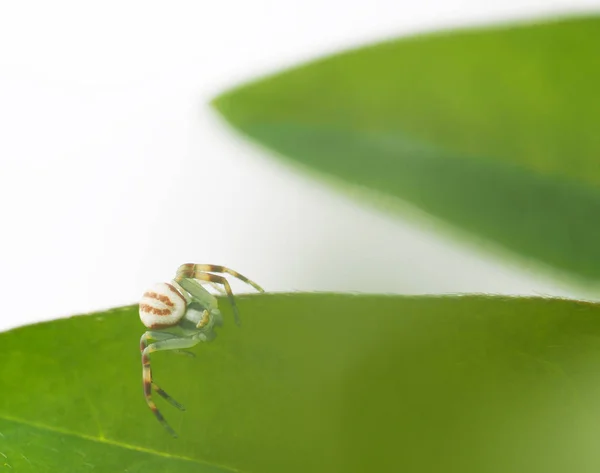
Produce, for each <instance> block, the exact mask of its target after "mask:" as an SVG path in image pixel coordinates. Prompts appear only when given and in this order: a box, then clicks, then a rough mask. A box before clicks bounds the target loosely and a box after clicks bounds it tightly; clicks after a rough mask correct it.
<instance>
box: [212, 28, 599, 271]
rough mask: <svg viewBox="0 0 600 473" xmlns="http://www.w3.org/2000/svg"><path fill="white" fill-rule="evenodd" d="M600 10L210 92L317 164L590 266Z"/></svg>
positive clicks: (419, 42) (231, 113)
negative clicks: (591, 14)
mask: <svg viewBox="0 0 600 473" xmlns="http://www.w3.org/2000/svg"><path fill="white" fill-rule="evenodd" d="M598 51H600V17H592V18H575V19H565V20H560V21H552V22H548V23H544V24H526V25H518V26H506V27H502V28H496V29H483V30H470V31H459V32H448V33H442V34H432V35H423V36H417V37H413V38H406V39H400V40H396V41H391V42H387V43H383V44H378V45H375V46H371V47H366V48H363V49H358V50H354V51H350V52H347V53H344V54H340V55H336V56H333V57H329V58H325V59H321V60H319V61H316V62H314V63H311V64H308V65H304V66H302V67H298V68H295V69H293V70H290V71H286V72H284V73H281V74H279V75H275V76H273V77H268V78H266V79H263V80H259V81H257V82H255V83H251V84H248V85H245V86H242V87H240V88H238V89H235V90H232V91H229V92H227V93H225V94H223V95H222V96H220V97H218V98H217V99H215V101H214V105H215V107H216V108H217V109H218V110H219V111H220V112H221V113H222V114H223V115H224V116H225V117H226V119H227V120H229V122H231V124H233V125H234V126H235V127H237V128H238V129H239V130H241V131H242V132H243V133H245V134H246V135H248V136H250V137H252V138H253V139H256V140H258V141H259V142H261V143H263V144H265V145H266V146H268V147H270V148H272V149H274V150H276V151H278V152H280V153H282V154H284V155H286V156H288V157H290V158H292V159H293V160H295V161H296V162H298V163H301V164H303V165H307V166H309V167H311V168H314V169H316V170H318V171H322V172H323V173H325V174H326V175H329V176H335V177H336V178H341V179H343V180H344V181H345V182H349V183H352V184H357V185H361V186H366V187H368V188H371V189H376V190H377V191H382V192H384V193H386V194H389V195H393V196H396V197H399V198H401V199H403V200H405V201H408V202H410V203H412V204H415V205H416V206H417V207H418V208H420V209H422V210H425V211H426V212H428V213H430V214H433V215H435V216H438V217H441V218H442V219H444V220H445V221H446V222H449V223H450V224H451V225H453V226H455V227H456V228H461V229H466V230H467V231H469V232H471V234H473V235H476V236H478V237H483V238H484V239H485V240H489V241H494V242H495V243H496V244H498V245H499V246H501V247H504V248H508V249H510V250H512V251H514V252H516V253H517V254H520V255H523V256H525V257H527V258H533V259H536V260H538V261H540V262H542V263H544V264H545V265H549V266H550V267H554V268H558V269H560V270H563V271H565V272H566V273H570V274H571V275H572V276H575V277H578V278H581V280H582V281H587V282H590V281H591V282H597V281H599V280H600V264H598V262H599V261H600V244H599V241H600V218H598V216H599V215H600V165H599V163H600V158H599V157H600V132H599V129H600V128H599V127H600V94H598V84H600V54H599V52H598Z"/></svg>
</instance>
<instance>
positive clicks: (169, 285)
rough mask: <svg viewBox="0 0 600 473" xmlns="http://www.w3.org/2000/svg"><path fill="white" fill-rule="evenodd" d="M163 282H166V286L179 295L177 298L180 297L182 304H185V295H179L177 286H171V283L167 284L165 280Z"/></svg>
mask: <svg viewBox="0 0 600 473" xmlns="http://www.w3.org/2000/svg"><path fill="white" fill-rule="evenodd" d="M165 284H166V286H167V287H168V288H169V289H171V291H172V292H173V293H174V294H177V295H178V296H179V298H180V299H181V300H182V301H183V303H184V304H186V305H187V301H186V300H185V297H183V296H182V295H181V293H180V292H179V291H178V290H177V288H176V287H175V286H173V285H171V284H169V283H168V282H166V283H165Z"/></svg>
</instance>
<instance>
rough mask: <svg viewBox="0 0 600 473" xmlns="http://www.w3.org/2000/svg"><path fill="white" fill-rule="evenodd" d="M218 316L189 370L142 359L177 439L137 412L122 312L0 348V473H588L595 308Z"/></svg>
mask: <svg viewBox="0 0 600 473" xmlns="http://www.w3.org/2000/svg"><path fill="white" fill-rule="evenodd" d="M221 305H222V306H223V313H224V317H225V320H226V325H225V326H224V327H223V328H222V329H221V330H220V332H219V336H218V338H217V339H216V340H215V341H214V342H211V343H207V344H203V345H199V346H198V347H196V348H195V349H194V352H195V354H196V357H195V358H190V357H186V356H180V355H177V354H174V353H168V352H164V353H163V352H161V353H156V354H154V356H153V358H152V362H153V370H154V375H155V378H156V380H157V382H158V383H159V384H160V385H161V386H162V387H164V388H165V390H167V391H168V392H169V393H170V394H172V395H173V397H175V398H176V399H177V400H179V401H181V402H182V403H184V404H185V405H186V407H187V411H186V412H180V411H178V410H176V409H174V408H172V407H171V406H170V405H168V404H167V403H165V402H162V401H163V400H162V399H160V398H159V399H157V403H158V404H159V407H160V409H161V411H162V412H163V414H164V415H165V417H166V418H167V419H168V420H169V421H170V423H171V424H172V425H173V427H174V428H175V429H176V431H177V432H178V433H179V435H180V437H179V438H178V439H173V438H172V437H170V435H169V434H168V433H167V432H166V431H165V430H164V429H163V428H162V426H161V425H160V424H159V423H158V422H157V421H156V419H155V418H154V417H153V415H152V414H151V412H150V411H149V409H148V408H147V406H146V404H145V402H144V399H143V394H142V384H141V365H140V355H139V337H140V335H141V333H142V332H143V327H142V325H141V323H140V321H139V319H138V315H137V307H126V308H123V309H118V310H114V311H109V312H105V313H101V314H92V315H87V316H79V317H73V318H70V319H63V320H57V321H54V322H50V323H43V324H39V325H33V326H28V327H23V328H19V329H16V330H12V331H9V332H6V333H3V334H0V359H1V360H2V363H1V364H0V393H1V395H0V467H2V466H4V469H3V470H2V471H7V472H8V471H18V472H19V473H27V472H74V471H77V472H85V471H94V472H107V473H109V472H110V473H114V472H117V471H122V472H146V473H148V472H153V471H161V472H164V471H168V472H187V471H199V472H213V473H218V472H226V471H231V470H236V471H242V472H252V473H269V472H273V473H275V472H277V473H280V472H282V471H286V472H302V473H305V472H309V471H310V472H327V473H331V472H350V471H356V472H365V471H377V472H386V471H390V472H398V471H410V472H415V473H420V472H423V473H425V472H436V473H438V472H441V471H444V472H457V473H458V472H460V473H471V472H472V473H481V472H486V473H506V472H528V473H536V472H540V473H552V472H567V471H574V472H578V473H587V472H597V471H599V469H600V450H599V449H598V438H599V437H600V376H599V375H598V373H599V367H600V307H599V306H597V305H593V304H589V303H583V302H575V301H566V300H550V299H541V298H537V299H517V298H503V297H483V296H468V297H467V296H465V297H387V296H352V295H336V294H293V295H290V294H276V295H258V296H250V297H241V298H239V306H240V312H241V315H242V326H241V327H239V328H238V327H236V326H235V325H234V324H233V319H232V314H231V311H230V310H229V308H228V307H227V306H226V304H225V301H222V304H221ZM11 468H12V470H11ZM0 469H2V468H0Z"/></svg>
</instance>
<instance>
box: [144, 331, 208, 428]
mask: <svg viewBox="0 0 600 473" xmlns="http://www.w3.org/2000/svg"><path fill="white" fill-rule="evenodd" d="M148 333H149V332H146V333H145V334H144V335H142V342H141V344H142V343H145V344H146V346H145V347H144V348H143V350H142V367H143V368H142V375H143V382H144V396H145V398H146V404H148V407H149V408H150V410H151V411H152V412H153V413H154V415H155V416H156V418H157V419H158V421H159V422H160V423H161V424H162V425H163V427H164V428H165V429H166V430H167V431H168V432H169V433H170V434H171V435H172V436H173V437H177V434H176V433H175V431H174V430H173V429H172V428H171V426H170V425H169V424H168V423H167V421H166V420H165V418H164V417H163V415H162V414H161V413H160V411H159V410H158V407H156V404H155V403H154V401H153V400H152V389H154V390H155V391H156V392H157V393H158V394H159V395H161V396H162V397H164V398H165V399H166V400H167V401H169V402H171V404H173V405H174V406H175V407H179V406H181V404H179V403H177V401H175V400H174V399H173V398H172V397H171V396H169V395H168V394H167V393H166V392H165V391H163V390H162V389H161V388H160V387H159V386H158V385H156V383H154V382H153V381H152V369H151V367H150V356H149V355H150V353H152V352H155V351H162V350H177V349H184V348H191V347H193V346H194V345H197V344H198V343H200V342H201V341H202V340H201V339H193V338H180V337H176V336H175V337H173V338H168V339H166V340H160V341H158V342H154V343H151V344H148V342H147V339H148V338H152V335H154V334H156V332H150V333H151V334H152V335H149V336H147V337H146V339H145V340H144V336H145V335H146V334H148ZM159 333H160V332H159ZM165 335H166V334H165ZM169 335H171V334H169ZM141 344H140V348H141ZM181 407H183V406H181Z"/></svg>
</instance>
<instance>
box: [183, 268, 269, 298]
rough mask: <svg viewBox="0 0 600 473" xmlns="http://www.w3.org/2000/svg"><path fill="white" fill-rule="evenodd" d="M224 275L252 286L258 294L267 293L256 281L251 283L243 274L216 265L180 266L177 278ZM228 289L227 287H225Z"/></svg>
mask: <svg viewBox="0 0 600 473" xmlns="http://www.w3.org/2000/svg"><path fill="white" fill-rule="evenodd" d="M199 272H200V273H224V274H230V275H232V276H233V277H235V278H238V279H239V280H240V281H244V282H245V283H246V284H249V285H250V286H252V287H253V288H254V289H256V290H257V291H258V292H265V290H264V289H263V288H262V287H260V286H259V285H258V284H256V283H255V282H254V281H251V280H250V279H248V278H247V277H246V276H243V275H242V274H240V273H238V272H237V271H234V270H233V269H229V268H227V267H225V266H219V265H216V264H194V263H186V264H182V265H181V266H179V268H177V276H181V277H184V278H194V279H200V278H197V277H196V276H193V275H194V274H196V273H199ZM221 279H223V278H221ZM205 281H215V282H220V280H219V281H218V280H216V279H210V280H206V279H205ZM220 283H221V284H223V285H225V284H224V283H222V282H220ZM225 287H226V288H227V286H225Z"/></svg>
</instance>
